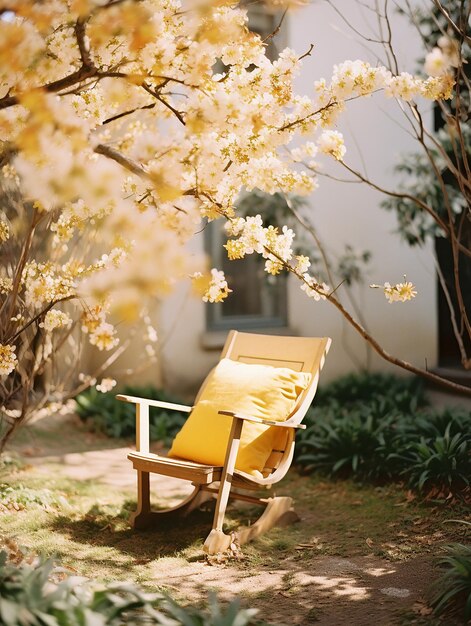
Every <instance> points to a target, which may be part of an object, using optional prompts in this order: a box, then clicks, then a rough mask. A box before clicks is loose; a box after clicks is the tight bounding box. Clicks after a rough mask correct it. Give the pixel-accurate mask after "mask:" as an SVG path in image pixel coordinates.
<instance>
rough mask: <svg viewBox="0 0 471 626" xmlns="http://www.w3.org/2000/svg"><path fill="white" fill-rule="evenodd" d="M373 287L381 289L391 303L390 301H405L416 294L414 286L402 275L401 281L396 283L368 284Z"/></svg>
mask: <svg viewBox="0 0 471 626" xmlns="http://www.w3.org/2000/svg"><path fill="white" fill-rule="evenodd" d="M370 287H372V288H373V289H382V290H383V291H384V295H385V296H386V299H387V300H388V302H389V303H390V304H391V303H392V302H406V301H407V300H412V298H415V296H416V295H417V291H416V287H415V286H414V285H413V284H412V283H411V282H409V281H406V277H405V276H404V282H403V283H396V284H395V285H391V284H390V283H388V282H386V283H384V285H370Z"/></svg>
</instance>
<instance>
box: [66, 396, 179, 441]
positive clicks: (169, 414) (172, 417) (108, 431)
mask: <svg viewBox="0 0 471 626" xmlns="http://www.w3.org/2000/svg"><path fill="white" fill-rule="evenodd" d="M120 393H123V394H127V395H130V396H139V397H142V398H149V399H150V400H162V401H164V402H176V403H180V402H181V400H179V399H178V398H175V397H173V396H172V395H170V394H168V393H166V392H165V391H162V390H161V389H157V388H156V387H153V386H147V387H134V386H127V387H124V388H123V389H122V390H121V392H120ZM115 396H116V393H115V392H112V393H101V392H99V391H97V390H96V389H95V388H90V389H88V390H87V391H85V392H83V393H81V394H80V395H78V396H77V397H76V398H75V401H76V403H77V413H78V415H79V416H80V418H81V419H83V420H86V421H87V423H88V424H90V425H91V427H92V428H93V429H94V430H97V431H99V432H102V433H104V434H105V435H108V436H109V437H132V436H134V434H135V431H136V417H135V415H136V409H135V406H134V404H129V403H127V402H120V401H119V400H116V397H115ZM149 417H150V436H151V438H152V439H153V440H158V441H163V442H164V443H169V442H170V441H171V440H172V439H173V437H175V435H176V434H177V432H178V431H179V430H180V428H181V427H182V426H183V423H184V422H185V419H186V418H187V417H188V414H187V413H180V412H178V411H167V410H165V409H159V408H157V407H150V414H149Z"/></svg>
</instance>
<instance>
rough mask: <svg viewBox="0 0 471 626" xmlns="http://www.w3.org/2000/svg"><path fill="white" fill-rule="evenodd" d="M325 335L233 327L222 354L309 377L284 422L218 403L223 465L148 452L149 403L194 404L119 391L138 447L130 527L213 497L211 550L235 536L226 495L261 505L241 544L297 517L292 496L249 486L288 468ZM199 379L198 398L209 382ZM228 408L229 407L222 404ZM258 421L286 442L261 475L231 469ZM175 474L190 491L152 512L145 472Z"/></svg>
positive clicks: (268, 481) (265, 483) (326, 344)
mask: <svg viewBox="0 0 471 626" xmlns="http://www.w3.org/2000/svg"><path fill="white" fill-rule="evenodd" d="M330 344H331V340H330V339H329V338H306V337H283V336H275V335H256V334H251V333H241V332H237V331H231V332H230V333H229V336H228V338H227V341H226V344H225V346H224V349H223V351H222V354H221V358H229V359H232V360H235V361H240V362H244V363H260V364H264V365H272V366H275V367H288V368H290V369H292V370H295V371H298V372H311V373H312V380H311V383H310V385H309V386H308V388H307V389H305V390H304V391H303V392H302V394H301V395H300V396H299V398H298V400H297V404H296V407H295V409H294V411H293V412H292V414H291V415H290V416H289V417H288V419H287V420H286V421H284V422H279V421H271V420H262V419H260V418H256V417H251V416H250V415H240V414H236V413H233V412H231V411H229V410H225V407H221V411H219V412H220V413H221V414H222V415H228V416H231V417H232V418H233V421H232V428H231V433H230V436H229V441H228V446H227V450H226V455H225V462H224V465H223V466H222V467H212V466H208V465H203V464H201V463H195V462H192V461H187V460H181V459H176V458H167V457H164V456H160V455H156V454H152V453H150V452H149V407H150V406H156V407H160V408H164V409H174V410H177V411H185V412H188V413H190V412H191V410H192V407H190V406H184V405H180V404H173V403H169V402H160V401H155V400H147V399H144V398H136V397H133V396H125V395H118V396H117V398H118V399H119V400H123V401H124V402H131V403H134V404H135V405H136V452H131V453H130V454H129V455H128V458H129V459H130V460H131V461H132V463H133V466H134V469H135V470H137V485H138V487H137V494H138V502H137V510H136V512H135V513H134V515H133V517H132V523H133V526H134V528H147V527H149V526H151V525H153V524H154V523H156V522H158V520H159V519H162V518H163V517H165V516H170V515H186V514H188V513H189V512H190V511H192V510H194V509H195V508H197V507H199V506H201V504H202V503H203V502H205V501H207V500H209V499H212V498H216V510H215V514H214V521H213V527H212V530H211V532H210V533H209V535H208V537H207V539H206V541H205V543H204V550H205V552H207V553H209V554H215V553H218V552H223V551H225V550H227V549H228V548H229V546H230V544H231V542H232V541H233V539H234V537H233V536H231V535H226V534H225V533H224V531H223V521H224V514H225V511H226V507H227V503H228V500H229V498H234V499H238V500H244V501H247V502H253V503H256V504H261V505H264V506H265V510H264V512H263V514H262V516H261V517H260V518H259V519H258V521H257V522H255V523H254V524H253V525H251V526H248V527H247V528H242V529H240V530H239V531H238V532H237V533H236V537H235V538H236V540H237V542H238V543H239V544H243V543H245V542H247V541H250V540H252V539H254V538H255V537H257V536H258V535H260V534H261V533H263V532H265V531H267V530H268V529H270V528H272V527H273V526H275V525H278V526H280V525H286V524H289V523H291V522H293V521H296V520H298V519H299V518H298V516H297V514H296V513H295V511H294V509H293V506H292V504H293V503H292V498H290V497H284V496H276V497H272V498H258V497H255V496H254V495H253V494H250V491H252V490H259V489H260V488H270V487H271V485H273V484H274V483H277V482H278V481H279V480H281V479H282V478H283V477H284V476H285V474H286V472H287V471H288V469H289V467H290V465H291V462H292V459H293V454H294V436H295V431H296V429H297V428H306V427H305V426H304V425H303V424H301V421H302V419H303V418H304V415H305V414H306V411H307V409H308V408H309V406H310V404H311V402H312V400H313V398H314V394H315V392H316V389H317V383H318V380H319V372H320V370H321V369H322V366H323V364H324V360H325V355H326V354H327V352H328V350H329V348H330ZM207 380H208V378H206V380H205V382H204V383H203V385H202V387H201V389H200V391H199V393H198V396H197V397H196V401H195V404H196V402H197V401H198V398H199V396H200V395H201V392H202V390H203V389H204V386H205V384H206V383H207ZM226 409H227V407H226ZM246 420H248V421H252V422H258V423H262V424H266V425H268V426H274V427H276V428H281V429H283V431H284V432H285V436H284V437H283V438H282V439H284V445H282V446H280V445H279V443H278V444H277V446H279V449H276V450H273V452H272V454H271V455H270V457H269V459H268V462H267V468H265V469H266V471H265V472H264V476H263V477H262V478H255V477H254V476H252V475H249V474H246V473H244V472H241V471H238V470H235V469H234V466H235V462H236V458H237V452H238V448H239V442H240V435H241V431H242V425H243V423H244V421H246ZM150 473H156V474H162V475H164V476H174V477H176V478H181V479H183V480H188V481H190V482H191V483H192V484H193V486H194V491H193V493H192V494H191V495H190V496H189V497H188V498H186V499H185V500H184V501H183V502H181V503H180V504H179V505H178V506H176V507H174V508H172V509H168V510H165V511H151V507H150V493H149V474H150Z"/></svg>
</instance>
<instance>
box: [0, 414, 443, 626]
mask: <svg viewBox="0 0 471 626" xmlns="http://www.w3.org/2000/svg"><path fill="white" fill-rule="evenodd" d="M35 428H38V427H37V426H35ZM51 428H52V431H51V430H50V429H51ZM54 428H55V427H54V425H53V426H52V427H51V425H50V424H49V425H48V430H49V431H50V432H49V435H50V434H53V435H54V436H52V437H51V436H43V435H42V434H41V432H40V430H39V431H38V430H36V431H31V432H33V435H32V436H31V432H30V436H29V439H28V440H27V441H23V442H22V443H21V445H20V446H18V447H17V450H18V451H19V452H20V453H22V455H23V456H24V457H25V458H27V459H28V464H29V468H30V469H29V474H28V476H30V480H31V481H32V484H41V481H43V483H44V485H49V486H50V487H51V488H53V479H52V478H51V477H52V476H54V475H56V476H59V475H60V477H61V480H62V481H63V480H64V479H69V480H70V481H72V483H71V484H73V485H78V484H81V483H83V484H84V485H93V489H94V490H97V489H98V490H100V489H101V491H100V494H106V497H105V496H104V495H101V496H95V497H97V498H98V497H99V498H101V499H100V502H101V500H102V499H103V498H105V500H106V498H107V500H106V502H105V504H104V505H103V507H102V508H101V509H100V508H99V507H98V508H97V506H96V505H94V506H91V507H89V508H88V510H87V511H86V512H85V513H81V514H80V515H76V514H74V513H71V515H70V516H69V518H67V516H64V515H62V516H61V517H60V518H57V517H52V518H51V517H50V516H49V517H44V521H43V522H42V523H39V522H36V525H35V527H34V529H33V530H31V529H32V526H30V527H28V526H27V524H25V525H24V527H21V526H20V525H18V524H16V526H15V521H14V520H13V518H12V521H10V525H9V526H8V525H7V528H8V529H9V530H10V532H12V531H13V534H14V535H16V538H17V539H24V538H25V537H26V539H25V541H26V543H28V540H29V539H31V540H32V541H33V544H32V545H35V546H38V547H39V548H41V545H42V544H41V541H44V532H45V531H44V527H45V526H48V527H49V529H50V530H51V531H52V532H53V533H55V536H54V538H53V541H52V543H56V544H57V549H58V552H59V554H60V555H61V559H64V560H65V562H66V564H67V562H69V563H73V567H74V569H75V570H78V573H79V574H82V573H83V574H85V575H90V573H89V570H87V569H86V565H85V564H86V562H87V559H88V565H87V566H88V567H89V566H90V559H91V560H94V561H96V563H97V564H98V565H99V566H103V562H104V561H105V560H109V561H110V565H111V566H113V565H116V564H121V566H122V568H123V576H128V577H129V576H131V577H132V578H133V580H134V582H140V583H143V584H144V585H145V586H147V587H151V588H152V587H154V588H160V589H166V590H168V591H169V592H170V593H171V594H172V595H174V596H175V597H177V598H180V599H183V600H185V601H188V602H192V603H197V604H199V603H204V602H206V600H207V594H208V591H209V590H215V591H217V593H218V596H219V597H221V598H223V599H227V600H231V599H233V598H235V597H239V598H240V600H241V603H242V604H243V605H244V606H251V607H256V608H258V609H259V610H260V612H259V617H260V618H261V619H263V620H264V621H266V622H269V623H271V624H285V625H293V626H294V625H300V626H304V625H308V624H319V625H321V626H341V625H343V624H350V625H358V626H370V625H371V626H373V625H374V626H378V625H384V626H388V625H389V624H391V625H392V624H404V625H405V624H413V623H417V624H419V623H420V624H425V623H435V624H438V623H439V622H436V621H433V618H432V617H431V615H430V613H431V612H430V609H429V608H428V606H427V593H428V589H429V586H430V583H431V581H432V579H433V578H434V577H435V576H436V572H435V570H434V568H433V564H432V562H433V558H434V556H436V555H437V553H438V551H439V546H440V545H441V544H442V543H443V542H444V541H446V540H448V538H449V536H448V535H446V532H448V530H447V529H445V527H450V526H451V525H450V524H442V521H443V520H441V519H438V518H436V515H435V512H434V511H433V510H432V511H431V513H430V514H431V518H430V519H427V509H425V510H422V509H421V510H419V509H417V508H414V506H415V503H414V502H412V501H411V502H408V496H407V493H406V492H405V491H399V492H397V493H396V492H394V491H388V490H387V489H386V490H381V489H379V488H377V489H373V488H371V487H368V488H363V487H357V486H354V485H351V484H350V483H332V482H329V481H325V480H324V481H323V480H317V481H314V482H313V481H312V480H311V479H310V478H308V477H300V476H299V475H297V474H296V472H293V474H292V476H291V477H289V479H288V481H287V482H286V483H285V490H284V493H288V494H291V493H293V494H294V495H295V497H296V500H297V506H296V509H297V512H298V513H299V515H300V517H301V521H300V522H299V523H298V524H295V525H294V526H292V527H290V528H289V529H275V530H273V531H271V532H270V533H268V535H267V536H266V537H264V538H263V539H260V540H258V541H256V542H254V543H253V544H251V545H250V546H243V547H242V549H241V551H240V554H239V555H238V556H236V557H234V558H229V559H226V558H221V559H218V558H216V557H212V558H209V559H208V558H207V557H205V556H204V555H203V553H202V551H201V546H202V541H203V540H204V536H205V533H206V532H208V531H209V527H210V524H211V514H210V512H209V511H208V512H206V513H196V514H195V518H193V517H190V518H189V520H188V522H185V526H180V528H179V527H172V528H170V529H160V530H159V529H156V530H155V531H145V532H142V531H141V532H139V533H134V532H133V531H131V530H129V528H128V525H127V521H126V520H124V521H122V524H121V525H120V524H119V523H118V522H117V521H116V519H117V518H118V517H119V516H116V514H115V513H114V512H113V511H114V510H115V509H112V508H111V507H112V506H113V504H114V505H115V506H118V505H121V504H122V501H123V497H125V496H126V497H129V498H132V497H133V496H132V494H133V492H134V487H135V476H134V473H133V471H132V469H131V466H130V463H129V461H128V460H127V458H126V456H127V452H128V451H129V450H130V449H132V448H131V447H130V446H129V447H128V446H121V445H119V444H118V445H119V447H113V446H116V445H117V444H116V443H113V442H111V441H110V440H106V439H104V438H100V437H96V436H94V435H90V434H88V433H86V432H85V431H84V430H83V427H82V426H80V425H78V424H77V422H76V421H72V422H70V423H69V425H68V427H67V436H66V437H62V438H61V437H60V436H57V432H56V431H55V430H54ZM63 428H64V426H63V424H62V425H61V426H60V429H61V431H62V432H65V431H64V430H63ZM74 429H75V435H74ZM38 433H39V435H38ZM43 434H44V433H43ZM25 476H26V477H27V475H25ZM21 480H22V481H23V483H24V482H25V478H24V477H23V478H22V479H21ZM23 483H22V484H23ZM182 484H183V485H185V483H182V482H181V481H176V480H175V479H171V478H166V477H159V478H158V480H157V482H156V484H155V485H154V486H155V487H156V490H157V493H158V498H157V502H158V503H159V504H162V503H165V504H166V505H167V504H171V503H172V502H173V501H174V500H176V499H178V498H181V496H182V495H183V492H184V491H185V488H184V487H182ZM75 489H76V487H75ZM279 492H280V493H282V492H283V486H282V487H281V488H280V489H279ZM94 493H95V492H94ZM123 494H124V495H123ZM107 506H108V507H109V509H106V507H107ZM237 506H238V507H239V506H240V505H237ZM378 507H382V508H378ZM131 508H132V507H131ZM84 510H85V509H84ZM107 510H108V511H109V512H108V513H106V511H107ZM121 510H122V509H121ZM424 511H425V513H424ZM234 515H235V517H236V519H238V518H242V519H243V521H247V519H252V516H254V515H255V514H254V512H253V510H252V509H250V508H244V507H243V506H242V508H241V509H240V508H238V509H237V510H236V511H235V513H233V516H234ZM17 518H19V515H17ZM253 519H255V518H253ZM190 520H191V521H190ZM189 525H190V527H189ZM22 528H23V529H22ZM28 528H29V530H28ZM98 529H99V531H98ZM35 533H37V534H36V535H35ZM41 533H43V534H41ZM1 534H2V533H1V531H0V535H1ZM33 536H36V537H37V539H35V540H33V539H32V538H33ZM0 538H1V537H0ZM34 541H36V543H34ZM66 542H69V543H66ZM85 544H87V546H88V548H87V549H88V550H89V551H88V552H87V553H85V552H84V556H83V559H82V557H81V556H80V555H79V549H78V546H79V545H82V546H83V545H85ZM61 546H63V547H62V548H61ZM71 546H72V547H71ZM73 546H77V553H76V554H75V555H71V554H70V552H71V550H74V549H75V548H73ZM93 549H97V550H102V551H105V552H97V553H94V552H92V550H93ZM46 550H49V548H46ZM110 551H111V552H110ZM87 554H88V555H89V556H88V557H87V556H86V555H87ZM105 554H106V557H105V556H103V555H105ZM90 555H91V556H90ZM72 556H74V557H75V561H74V560H72ZM77 559H79V564H77ZM80 559H82V560H80ZM111 561H114V563H111ZM80 563H82V565H83V568H82V567H81V565H80ZM132 568H135V569H132ZM104 571H105V573H104V574H102V577H103V578H105V579H106V578H108V577H109V576H110V575H112V574H108V573H106V572H107V571H108V570H104ZM113 575H114V573H113ZM98 577H99V576H98ZM440 623H441V622H440ZM443 623H444V624H447V625H448V624H452V622H450V621H446V622H443Z"/></svg>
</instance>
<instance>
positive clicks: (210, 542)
mask: <svg viewBox="0 0 471 626" xmlns="http://www.w3.org/2000/svg"><path fill="white" fill-rule="evenodd" d="M242 424H243V422H242V420H240V419H237V418H234V419H233V422H232V428H231V432H230V435H229V442H228V446H227V452H226V458H225V461H224V467H223V470H222V475H221V483H220V485H219V493H218V497H217V500H216V510H215V512H214V520H213V528H212V530H211V532H210V533H209V535H208V536H207V537H206V541H205V542H204V546H203V550H204V551H205V552H206V553H207V554H217V553H218V552H225V551H226V550H227V549H228V548H229V546H230V545H231V541H232V538H231V536H230V535H226V534H225V533H224V532H223V530H222V526H223V523H224V515H225V513H226V508H227V502H228V500H229V494H230V492H231V487H232V477H233V472H234V467H235V462H236V458H237V452H238V451H239V444H240V434H241V432H242Z"/></svg>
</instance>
